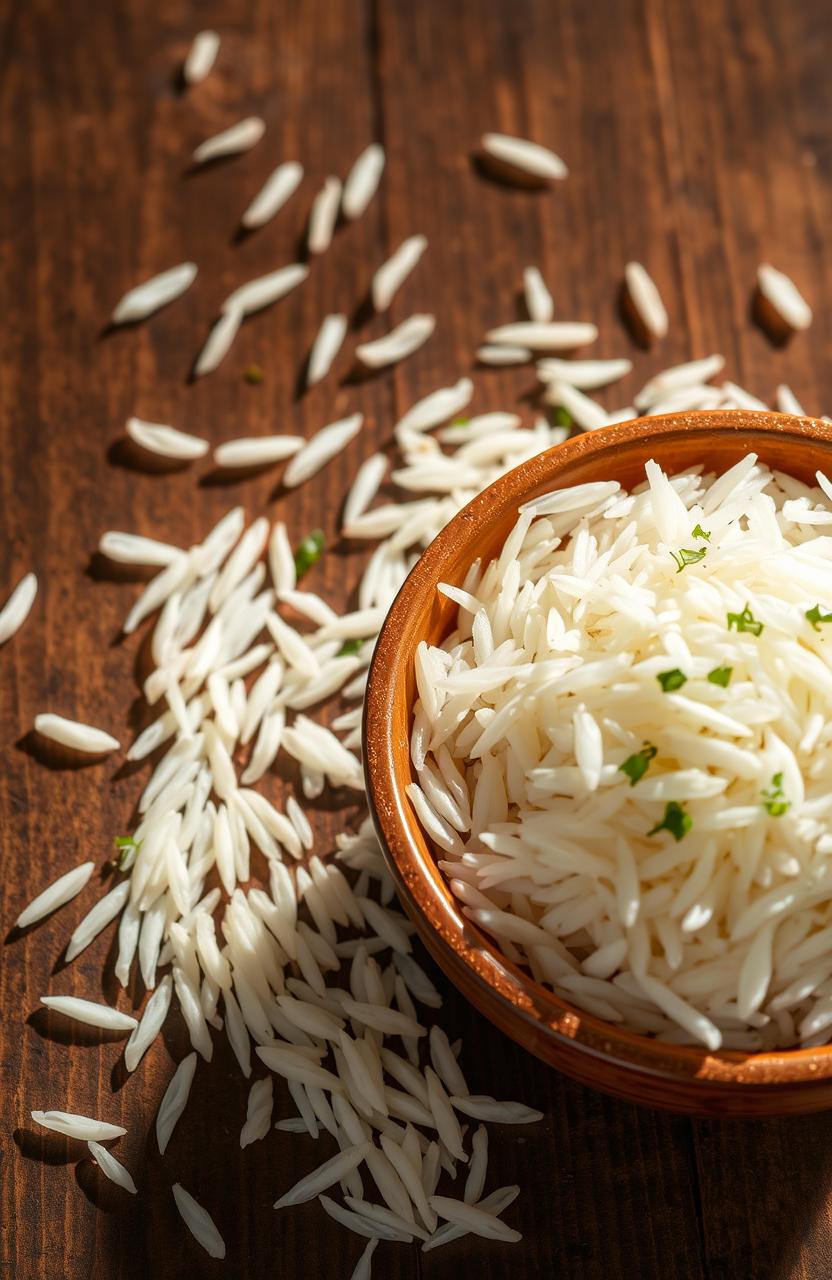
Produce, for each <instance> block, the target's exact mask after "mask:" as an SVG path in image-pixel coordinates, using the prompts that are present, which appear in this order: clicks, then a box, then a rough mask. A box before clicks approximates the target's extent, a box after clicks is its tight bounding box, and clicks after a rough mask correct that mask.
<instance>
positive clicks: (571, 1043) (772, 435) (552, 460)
mask: <svg viewBox="0 0 832 1280" xmlns="http://www.w3.org/2000/svg"><path fill="white" fill-rule="evenodd" d="M750 452H756V453H757V454H758V455H759V456H760V458H761V460H762V461H763V462H765V463H767V464H768V465H769V466H770V467H771V468H772V469H776V470H782V471H784V472H787V473H788V474H790V475H793V476H796V477H797V478H799V479H801V480H804V481H806V482H809V483H814V476H815V472H816V471H817V470H824V471H826V472H827V473H829V472H830V470H832V428H830V427H829V426H828V425H827V424H826V423H822V422H816V421H814V420H810V419H804V418H790V417H786V416H783V415H779V414H764V413H745V412H737V411H732V412H714V413H691V414H679V415H668V416H666V417H662V418H652V419H639V420H637V421H635V422H632V423H624V424H620V425H616V426H613V427H606V428H602V429H601V430H600V431H597V432H592V433H590V434H585V435H582V436H579V437H577V438H575V439H573V440H570V441H568V442H567V443H565V444H563V445H558V446H556V447H555V448H554V449H550V450H548V451H547V452H546V453H543V454H540V455H538V456H537V457H536V458H533V459H531V460H530V461H529V462H528V463H525V464H524V465H523V466H521V467H518V468H517V469H516V470H515V471H512V472H510V473H509V474H508V475H506V476H503V477H501V479H500V480H498V481H497V483H496V484H494V485H492V486H491V487H490V488H489V489H487V490H485V491H484V492H483V493H482V494H480V495H479V496H478V497H476V498H475V499H474V500H473V501H472V502H471V503H470V504H469V505H468V506H467V507H466V508H465V509H464V510H463V511H461V512H460V513H459V515H457V516H456V517H455V518H454V520H452V521H451V523H450V524H449V525H448V526H447V527H446V528H445V529H444V530H443V531H442V533H441V534H440V535H439V536H438V537H437V538H436V539H435V541H434V542H433V543H432V544H431V546H430V547H429V548H428V549H427V551H426V552H425V554H424V555H423V557H422V558H421V560H420V561H419V563H418V564H417V565H416V566H415V568H414V569H413V571H412V573H411V574H410V576H409V577H408V579H407V581H406V583H405V584H404V586H403V587H402V589H401V591H400V593H399V595H398V597H397V599H396V601H395V602H394V604H393V606H392V608H391V610H390V613H389V615H388V618H387V620H386V622H385V624H384V627H383V629H382V632H381V635H380V637H379V641H378V645H377V647H376V651H375V655H374V658H373V663H372V667H371V670H370V676H369V680H368V686H367V696H366V700H365V718H364V759H365V772H366V777H367V789H368V797H369V800H370V807H371V811H372V813H373V817H374V821H375V823H376V827H377V830H378V834H379V837H380V839H381V842H382V847H383V848H384V850H385V853H386V856H387V859H388V863H389V865H390V867H391V870H392V871H393V874H394V876H395V878H396V881H397V884H398V886H399V890H400V893H401V896H402V898H403V901H404V904H405V906H406V908H407V910H408V911H409V913H410V914H411V916H412V917H413V919H414V921H415V923H416V924H417V926H418V928H419V932H420V934H421V935H422V938H423V940H424V941H425V943H426V945H427V947H428V949H429V951H430V952H431V953H432V955H433V956H434V958H435V959H436V961H437V962H438V963H439V965H440V966H441V967H442V968H443V969H444V971H445V972H446V974H447V975H448V977H449V978H450V979H451V980H452V981H453V982H454V984H455V985H456V986H457V987H458V988H459V989H460V990H461V991H462V992H463V994H464V995H465V996H466V997H467V998H468V999H469V1000H470V1001H471V1003H472V1004H474V1005H475V1006H476V1007H477V1008H478V1009H479V1010H480V1011H481V1012H483V1013H484V1014H486V1016H487V1017H489V1018H490V1019H491V1020H492V1022H494V1023H495V1024H496V1025H497V1026H498V1027H499V1028H500V1029H501V1030H502V1031H504V1032H505V1033H506V1034H507V1035H509V1036H511V1037H512V1038H513V1039H515V1040H517V1041H518V1042H519V1043H520V1044H522V1045H523V1046H524V1047H525V1048H527V1049H529V1050H530V1051H531V1052H532V1053H535V1054H536V1055H537V1056H538V1057H540V1058H542V1059H543V1060H544V1061H546V1062H548V1063H551V1064H552V1065H553V1066H555V1067H558V1068H559V1069H560V1070H562V1071H564V1072H565V1073H566V1074H568V1075H570V1076H573V1077H574V1078H575V1079H578V1080H580V1081H582V1082H583V1083H585V1084H590V1085H593V1086H594V1087H596V1088H599V1089H603V1090H605V1091H606V1092H609V1093H612V1094H615V1095H616V1096H618V1097H622V1098H626V1099H627V1100H629V1101H634V1102H641V1103H646V1104H648V1105H651V1106H660V1107H664V1108H668V1109H672V1110H677V1111H684V1112H688V1113H691V1114H699V1115H719V1114H722V1115H774V1114H797V1113H800V1112H806V1111H814V1110H819V1109H822V1108H825V1107H827V1106H832V1049H829V1048H825V1047H824V1048H821V1049H814V1050H790V1051H785V1052H782V1053H766V1054H753V1055H748V1056H746V1055H743V1054H738V1053H716V1054H710V1053H708V1052H707V1051H706V1050H704V1049H703V1050H698V1049H694V1048H685V1047H679V1046H669V1045H664V1044H660V1043H659V1042H657V1041H655V1040H651V1039H649V1038H648V1037H645V1036H641V1035H638V1034H635V1033H632V1032H628V1031H626V1030H621V1029H620V1028H618V1027H616V1026H613V1025H611V1024H609V1023H605V1022H603V1021H601V1020H600V1019H598V1018H595V1017H592V1016H591V1015H589V1014H586V1013H584V1012H583V1011H582V1010H580V1009H578V1008H576V1007H574V1006H571V1005H569V1004H568V1003H567V1002H566V1001H565V1000H562V999H560V998H559V997H558V996H556V995H555V994H554V993H553V992H552V991H550V990H548V989H546V988H544V987H541V986H539V985H538V984H537V983H535V982H534V981H533V980H532V979H531V978H530V977H529V976H528V975H527V974H526V973H525V972H523V971H522V970H520V969H518V968H517V967H515V966H514V965H512V964H511V963H510V962H508V961H507V960H506V959H505V958H504V957H502V956H501V955H500V953H499V951H498V950H497V949H496V948H495V946H494V943H493V942H492V941H491V940H490V939H489V938H488V937H487V935H485V934H483V933H481V932H480V931H479V930H478V929H477V928H476V927H475V926H473V925H472V924H471V923H470V921H468V920H467V919H466V918H465V917H464V916H463V915H462V914H461V913H460V911H459V908H458V906H457V903H456V900H455V899H454V898H453V896H452V894H451V893H450V890H449V889H448V887H447V885H446V883H445V880H444V877H443V875H442V872H441V871H440V870H439V868H438V866H437V864H436V854H435V852H434V850H433V848H432V847H431V845H430V844H429V842H428V841H427V840H426V838H425V835H424V833H423V831H422V829H421V826H420V825H419V823H418V821H417V819H416V817H415V814H414V812H413V810H412V807H411V805H410V803H409V801H408V800H407V797H406V795H405V788H406V786H407V785H408V783H409V782H411V781H413V772H412V767H411V763H410V749H409V744H410V732H411V726H412V707H413V703H414V701H415V696H416V690H415V676H414V669H413V654H414V652H415V650H416V647H417V645H418V644H419V643H420V641H422V640H426V641H427V642H428V643H430V644H436V643H440V642H441V641H442V640H443V639H444V637H445V636H446V635H447V634H448V633H449V632H450V630H451V629H452V627H453V626H454V623H455V618H456V606H455V605H454V604H453V603H452V602H450V601H448V600H447V599H446V598H445V597H444V596H441V595H440V594H439V593H438V592H437V590H436V584H437V583H438V582H440V581H442V582H449V583H453V584H455V585H459V584H460V583H461V582H462V580H463V578H464V577H465V574H466V572H467V571H468V568H469V566H470V564H471V562H472V561H473V560H474V559H476V558H478V557H479V558H481V559H482V560H484V561H486V562H487V561H488V560H489V559H491V558H492V557H493V556H494V555H495V554H496V553H498V552H499V549H500V547H501V546H502V544H503V542H504V541H505V539H506V537H507V536H508V533H509V532H510V530H511V528H512V526H513V524H514V522H515V520H516V519H517V508H518V507H519V506H520V505H521V504H522V503H523V502H526V501H528V500H530V499H531V498H533V497H537V496H539V495H541V494H543V493H546V492H548V491H549V490H551V489H560V488H565V487H567V486H570V485H574V484H584V483H588V482H591V481H597V480H611V479H612V480H618V481H619V482H620V483H621V484H622V485H623V486H624V487H625V488H630V487H632V486H633V485H634V484H637V483H639V482H640V481H642V480H643V479H644V464H645V462H647V461H648V460H649V459H650V458H655V459H656V461H657V462H659V463H660V464H661V465H662V467H663V468H664V469H665V470H666V471H668V472H670V473H673V472H678V471H682V470H684V469H686V468H687V467H692V466H698V465H703V466H704V467H705V468H707V469H708V470H712V471H715V472H717V473H721V472H723V471H725V470H727V469H728V467H730V466H732V465H733V464H734V463H736V462H738V461H739V460H740V459H741V458H742V457H743V456H745V455H746V454H748V453H750Z"/></svg>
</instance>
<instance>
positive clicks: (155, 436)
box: [125, 418, 210, 462]
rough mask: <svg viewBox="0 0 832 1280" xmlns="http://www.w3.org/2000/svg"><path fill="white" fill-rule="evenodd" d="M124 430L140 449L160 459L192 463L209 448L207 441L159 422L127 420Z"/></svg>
mask: <svg viewBox="0 0 832 1280" xmlns="http://www.w3.org/2000/svg"><path fill="white" fill-rule="evenodd" d="M125 430H126V432H127V434H128V436H129V437H130V439H131V440H133V441H134V442H135V443H136V444H137V445H139V446H140V447H141V448H142V449H146V450H147V452H148V453H155V454H158V455H159V456H160V457H162V458H175V459H178V460H181V461H183V462H192V461H193V460H194V459H196V458H203V457H204V456H205V454H206V453H207V452H208V449H209V447H210V446H209V444H208V441H207V440H202V439H200V437H199V436H192V435H189V434H188V432H186V431H179V430H177V428H176V427H168V426H165V425H164V424H163V423H160V422H142V420H141V418H128V419H127V424H126V426H125Z"/></svg>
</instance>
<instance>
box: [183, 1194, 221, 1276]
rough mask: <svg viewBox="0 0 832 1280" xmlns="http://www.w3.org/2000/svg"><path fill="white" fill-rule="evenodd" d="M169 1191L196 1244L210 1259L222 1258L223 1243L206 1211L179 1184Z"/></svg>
mask: <svg viewBox="0 0 832 1280" xmlns="http://www.w3.org/2000/svg"><path fill="white" fill-rule="evenodd" d="M171 1190H172V1191H173V1198H174V1200H175V1201H176V1207H177V1209H178V1210H179V1213H180V1215H181V1217H182V1221H183V1222H184V1223H185V1226H186V1227H187V1228H188V1230H189V1231H190V1233H191V1235H192V1236H193V1237H194V1239H195V1240H196V1241H197V1243H198V1244H201V1245H202V1247H203V1249H204V1250H205V1252H206V1253H207V1254H208V1255H209V1256H210V1257H212V1258H224V1257H225V1241H224V1240H223V1238H222V1236H221V1235H220V1233H219V1231H218V1230H217V1225H216V1223H215V1222H214V1219H213V1218H212V1217H211V1215H210V1214H209V1212H208V1210H207V1209H203V1207H202V1205H201V1204H199V1203H198V1202H197V1201H196V1200H195V1199H194V1198H193V1196H192V1195H191V1194H190V1192H188V1191H186V1190H185V1188H184V1187H183V1186H182V1185H181V1184H180V1183H178V1182H174V1184H173V1186H172V1188H171Z"/></svg>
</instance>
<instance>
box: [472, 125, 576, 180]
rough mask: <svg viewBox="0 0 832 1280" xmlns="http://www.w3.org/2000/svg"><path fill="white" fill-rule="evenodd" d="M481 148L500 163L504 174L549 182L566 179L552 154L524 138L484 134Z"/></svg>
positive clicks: (560, 161)
mask: <svg viewBox="0 0 832 1280" xmlns="http://www.w3.org/2000/svg"><path fill="white" fill-rule="evenodd" d="M482 149H483V152H484V153H485V155H486V156H488V157H490V158H491V159H493V160H496V161H498V162H499V164H500V166H501V168H504V169H505V173H506V175H508V174H509V173H510V172H511V171H512V170H514V171H515V172H517V173H518V174H520V175H527V176H529V177H531V178H535V179H538V180H540V181H543V182H550V181H554V180H556V179H560V178H565V177H567V176H568V173H569V170H568V169H567V167H566V165H565V164H564V162H563V161H562V160H561V158H560V156H558V155H555V153H554V151H550V150H549V148H548V147H542V146H541V145H540V143H537V142H529V141H528V140H527V139H526V138H512V137H509V136H507V135H506V134H504V133H485V134H483V137H482Z"/></svg>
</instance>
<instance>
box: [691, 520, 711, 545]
mask: <svg viewBox="0 0 832 1280" xmlns="http://www.w3.org/2000/svg"><path fill="white" fill-rule="evenodd" d="M690 536H691V537H692V538H704V539H705V541H706V542H710V540H711V534H710V530H709V529H703V528H702V526H701V524H698V525H697V526H696V528H695V529H694V530H693V532H692V533H691V535H690Z"/></svg>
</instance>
